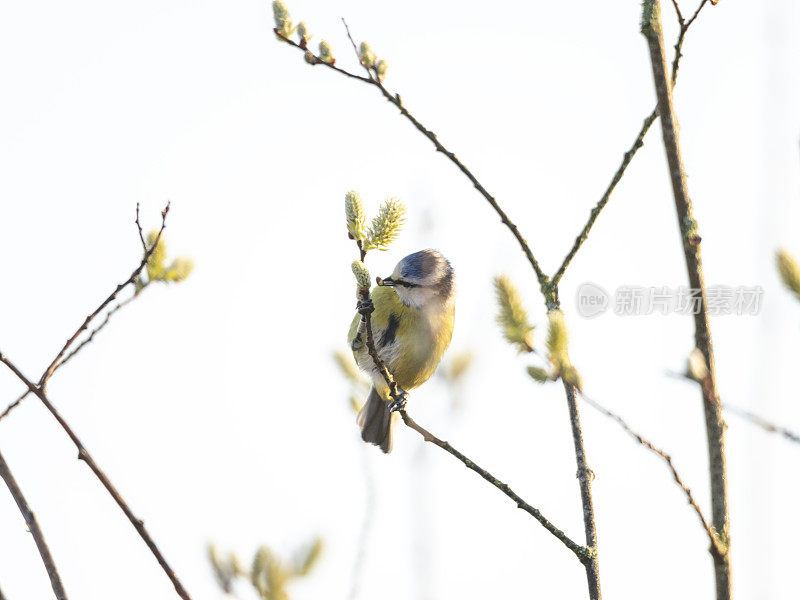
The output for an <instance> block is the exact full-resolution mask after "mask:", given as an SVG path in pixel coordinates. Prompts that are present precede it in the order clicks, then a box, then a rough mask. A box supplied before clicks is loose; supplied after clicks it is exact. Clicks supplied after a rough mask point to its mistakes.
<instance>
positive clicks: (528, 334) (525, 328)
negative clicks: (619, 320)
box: [494, 275, 533, 352]
mask: <svg viewBox="0 0 800 600" xmlns="http://www.w3.org/2000/svg"><path fill="white" fill-rule="evenodd" d="M494 289H495V294H496V295H497V304H498V305H499V308H500V312H499V313H498V315H497V323H498V324H499V325H500V327H501V328H502V330H503V337H505V338H506V341H508V343H509V344H512V345H514V346H517V348H518V349H519V351H520V352H533V325H531V324H530V323H529V322H528V312H527V311H526V310H525V307H524V306H523V305H522V299H521V297H520V293H519V291H518V290H517V288H516V287H515V286H514V284H513V283H512V282H511V279H510V278H509V277H508V276H507V275H498V276H497V277H495V278H494Z"/></svg>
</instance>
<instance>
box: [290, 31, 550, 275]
mask: <svg viewBox="0 0 800 600" xmlns="http://www.w3.org/2000/svg"><path fill="white" fill-rule="evenodd" d="M346 26H347V24H346V23H345V27H346ZM274 31H275V35H276V36H278V38H280V39H281V40H282V41H284V42H286V43H287V44H289V45H290V46H294V47H295V48H297V49H299V50H302V51H303V52H305V53H306V55H310V56H311V62H312V64H318V65H324V66H326V67H328V68H329V69H333V70H334V71H336V72H337V73H340V74H342V75H346V76H347V77H350V78H353V79H358V80H359V81H362V82H364V83H366V84H368V85H372V86H375V87H376V88H378V90H380V92H381V94H382V95H383V97H384V98H386V100H388V101H389V102H391V103H392V104H394V105H395V107H396V108H397V109H398V110H399V111H400V114H401V115H403V116H404V117H405V118H406V119H408V120H409V121H410V122H411V124H412V125H414V127H416V129H417V130H418V131H419V132H421V133H422V134H423V135H424V136H425V137H427V138H428V139H429V140H430V141H431V142H432V143H433V145H434V146H435V147H436V151H437V152H441V153H442V154H444V155H445V156H446V157H447V158H448V159H450V161H451V162H452V163H453V164H454V165H455V166H456V167H458V169H459V170H460V171H461V172H462V173H463V174H464V175H466V177H467V179H469V180H470V182H471V183H472V185H473V186H474V187H475V189H476V190H478V192H479V193H480V194H481V196H483V197H484V198H485V199H486V201H487V202H488V203H489V204H490V205H491V207H492V208H493V209H494V210H495V212H496V213H497V215H498V216H499V217H500V220H501V221H502V223H503V224H504V225H505V226H506V227H508V229H509V230H510V231H511V233H512V234H513V235H514V238H515V239H516V240H517V242H518V243H519V245H520V248H521V249H522V252H523V253H524V254H525V257H526V258H527V259H528V262H529V263H530V264H531V267H533V270H534V271H535V272H536V277H537V279H538V280H539V284H540V286H542V287H543V288H544V287H546V286H547V285H548V284H549V280H548V277H547V275H546V274H545V273H544V271H543V270H542V268H541V266H539V262H538V261H537V260H536V258H535V257H534V255H533V252H532V251H531V248H530V246H529V245H528V242H526V241H525V238H524V237H522V234H521V233H520V231H519V229H518V228H517V226H516V225H515V224H514V223H513V221H511V219H510V218H509V217H508V215H507V214H506V212H505V211H504V210H503V209H502V208H501V207H500V205H499V204H498V203H497V200H496V199H495V198H494V196H492V195H491V194H490V193H489V192H488V191H487V190H486V188H485V187H483V184H481V182H480V181H478V178H477V177H475V175H473V174H472V171H470V170H469V169H468V168H467V167H466V166H465V165H464V163H462V162H461V161H460V160H459V159H458V158H457V157H456V155H455V154H454V153H453V152H451V151H450V150H448V149H447V148H446V147H445V146H444V145H443V144H442V143H441V142H440V141H439V138H438V137H437V136H436V134H435V133H434V132H433V131H431V130H430V129H428V128H427V127H425V126H424V125H423V124H422V123H421V122H420V121H418V120H417V118H416V117H414V115H412V114H411V113H410V112H409V111H408V109H407V108H406V107H405V106H404V105H403V102H402V100H401V98H400V94H391V93H390V92H389V91H388V90H387V89H386V87H385V86H384V85H383V83H381V81H380V80H379V79H378V78H377V77H372V75H371V73H370V76H369V77H363V76H361V75H356V74H354V73H350V72H349V71H345V70H344V69H341V68H339V67H337V66H335V65H332V64H330V63H327V62H325V61H324V60H322V59H321V58H319V57H318V56H316V55H314V54H313V53H312V52H310V51H309V50H308V49H306V48H304V47H303V46H302V45H300V44H298V43H296V42H294V41H293V40H291V39H289V38H287V37H284V36H283V35H281V33H280V32H279V31H278V30H277V29H276V30H274ZM348 37H350V41H351V42H352V43H353V49H354V50H355V51H356V55H358V50H357V48H356V47H355V42H354V41H353V38H352V36H350V31H349V28H348ZM365 68H366V67H365ZM367 72H368V73H369V69H367Z"/></svg>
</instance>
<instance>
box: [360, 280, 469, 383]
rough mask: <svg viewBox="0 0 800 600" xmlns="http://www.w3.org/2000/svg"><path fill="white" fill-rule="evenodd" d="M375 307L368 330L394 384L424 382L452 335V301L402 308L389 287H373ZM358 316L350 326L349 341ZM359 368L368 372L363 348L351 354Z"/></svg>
mask: <svg viewBox="0 0 800 600" xmlns="http://www.w3.org/2000/svg"><path fill="white" fill-rule="evenodd" d="M371 298H372V302H373V304H374V305H375V312H374V313H372V330H373V337H374V338H375V343H376V346H377V347H378V353H379V355H380V356H381V358H382V359H383V360H384V362H385V363H386V366H387V367H388V369H389V371H391V372H392V374H393V375H394V377H395V380H396V381H397V384H398V385H399V386H400V387H402V388H403V389H404V390H410V389H413V388H415V387H418V386H419V385H421V384H423V383H424V382H425V381H427V380H428V379H429V378H430V376H431V375H433V373H434V372H435V371H436V367H437V366H438V365H439V361H441V359H442V355H443V354H444V352H445V350H447V347H448V346H449V345H450V339H451V338H452V336H453V325H454V317H455V310H454V305H453V302H452V301H451V302H447V303H444V304H439V303H435V305H432V306H431V307H425V308H415V307H412V306H406V305H405V304H403V303H402V302H401V301H400V298H398V296H397V294H395V292H394V291H393V290H392V288H390V287H377V288H375V289H374V290H373V291H372V294H371ZM360 319H361V316H360V315H358V314H356V317H355V319H353V322H352V324H351V326H350V335H349V336H348V340H349V341H351V342H352V341H353V339H354V338H355V335H356V331H357V329H358V323H359V321H360ZM353 355H354V356H355V358H356V361H357V362H358V364H359V366H360V367H361V368H362V369H364V370H366V371H368V372H372V370H373V369H372V359H371V358H370V356H369V353H368V352H367V348H366V345H365V346H363V347H362V348H359V349H357V350H355V351H354V352H353Z"/></svg>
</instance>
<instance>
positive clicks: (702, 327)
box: [642, 0, 731, 600]
mask: <svg viewBox="0 0 800 600" xmlns="http://www.w3.org/2000/svg"><path fill="white" fill-rule="evenodd" d="M701 8H702V7H701ZM642 34H643V35H644V36H645V38H646V39H647V45H648V48H649V51H650V65H651V68H652V73H653V81H654V83H655V91H656V97H657V99H658V113H659V116H660V121H661V133H662V138H663V142H664V150H665V152H666V155H667V163H668V165H669V174H670V180H671V183H672V192H673V197H674V201H675V212H676V215H677V219H678V227H679V229H680V234H681V242H682V245H683V254H684V260H685V262H686V270H687V272H688V278H689V285H690V287H691V288H693V289H695V290H700V297H699V301H700V302H699V305H700V306H699V310H698V311H696V312H695V315H694V326H695V347H696V348H697V349H699V350H700V352H701V353H702V354H703V358H704V359H705V361H706V366H707V367H708V375H707V376H706V377H705V379H704V380H703V381H702V384H701V387H702V401H703V411H704V414H705V421H706V438H707V442H708V456H709V480H710V485H711V524H712V526H713V528H714V530H715V531H716V533H717V535H718V536H719V538H720V540H721V542H722V543H723V545H724V547H725V548H726V550H727V549H728V548H729V547H730V513H729V509H728V479H727V466H726V464H725V421H724V419H723V417H722V406H721V405H720V400H719V393H718V390H717V381H716V370H715V365H714V349H713V345H712V342H711V323H710V320H709V315H708V299H707V296H706V286H705V279H704V277H703V263H702V259H701V256H700V241H701V240H700V235H699V234H698V233H697V221H696V220H695V219H694V216H693V214H692V213H693V211H692V200H691V198H690V197H689V189H688V185H687V182H686V170H685V168H684V165H683V158H682V157H681V149H680V142H679V135H678V121H677V117H676V115H675V107H674V104H673V98H672V86H671V83H670V80H669V77H668V75H667V61H666V50H665V46H664V35H663V30H662V24H661V6H660V2H659V0H645V2H644V6H643V12H642ZM730 554H731V553H730V551H726V552H724V553H721V552H719V551H717V549H716V547H712V556H713V559H714V575H715V582H716V591H717V600H729V599H730V598H731V560H730Z"/></svg>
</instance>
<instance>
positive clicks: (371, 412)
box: [356, 387, 392, 454]
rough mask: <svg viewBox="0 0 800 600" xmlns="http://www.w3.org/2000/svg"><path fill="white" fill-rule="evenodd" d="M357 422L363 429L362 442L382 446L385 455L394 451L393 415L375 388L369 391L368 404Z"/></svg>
mask: <svg viewBox="0 0 800 600" xmlns="http://www.w3.org/2000/svg"><path fill="white" fill-rule="evenodd" d="M356 422H357V423H358V426H359V427H360V428H361V439H362V440H364V441H365V442H367V443H369V444H375V445H376V446H380V447H381V450H383V453H384V454H388V453H389V452H391V451H392V413H391V412H389V403H388V402H386V401H385V400H384V399H383V398H381V396H380V394H378V392H377V390H375V388H374V387H373V388H372V389H371V390H370V391H369V396H368V397H367V403H366V404H365V405H364V408H362V409H361V411H360V412H359V413H358V418H357V419H356Z"/></svg>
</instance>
